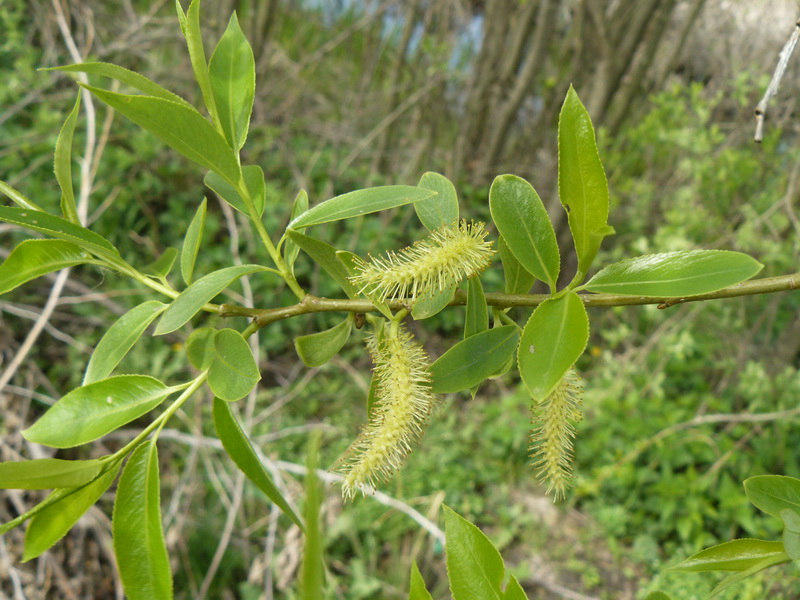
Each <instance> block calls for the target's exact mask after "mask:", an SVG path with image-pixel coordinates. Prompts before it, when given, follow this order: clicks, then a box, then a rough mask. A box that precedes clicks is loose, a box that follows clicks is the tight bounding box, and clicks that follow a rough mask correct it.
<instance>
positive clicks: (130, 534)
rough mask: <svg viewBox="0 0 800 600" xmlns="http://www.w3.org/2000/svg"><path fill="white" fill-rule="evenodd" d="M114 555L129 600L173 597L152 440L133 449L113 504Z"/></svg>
mask: <svg viewBox="0 0 800 600" xmlns="http://www.w3.org/2000/svg"><path fill="white" fill-rule="evenodd" d="M112 524H113V532H114V554H115V555H116V557H117V564H118V565H119V574H120V578H121V579H122V585H123V587H124V588H125V594H126V596H127V597H128V598H130V600H152V599H154V598H159V599H161V598H163V599H164V600H169V599H170V598H172V572H171V570H170V567H169V555H168V554H167V545H166V542H165V540H164V530H163V528H162V526H161V496H160V485H159V476H158V450H157V448H156V442H155V440H150V441H148V442H145V443H143V444H142V445H140V446H139V447H138V448H136V450H134V452H133V454H132V455H131V457H130V459H129V460H128V464H126V465H125V469H124V470H123V471H122V476H121V477H120V478H119V486H118V487H117V496H116V500H115V501H114V519H113V523H112Z"/></svg>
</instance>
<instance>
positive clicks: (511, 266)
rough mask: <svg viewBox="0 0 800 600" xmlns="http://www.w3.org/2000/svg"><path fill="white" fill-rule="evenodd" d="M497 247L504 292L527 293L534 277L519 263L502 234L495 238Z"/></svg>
mask: <svg viewBox="0 0 800 600" xmlns="http://www.w3.org/2000/svg"><path fill="white" fill-rule="evenodd" d="M497 247H498V249H499V250H500V261H501V262H502V263H503V275H504V289H505V292H506V294H527V293H528V292H529V291H530V289H531V286H532V285H533V282H534V281H536V278H535V277H534V276H533V275H531V274H530V273H528V271H526V270H525V269H524V268H523V266H522V265H521V264H519V261H518V260H517V257H516V256H514V253H513V252H511V248H509V247H508V244H507V243H506V240H505V239H504V238H503V236H502V235H501V236H500V237H499V238H498V240H497Z"/></svg>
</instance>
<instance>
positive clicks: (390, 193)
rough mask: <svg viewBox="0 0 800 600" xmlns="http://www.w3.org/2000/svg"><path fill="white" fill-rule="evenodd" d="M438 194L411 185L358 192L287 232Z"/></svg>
mask: <svg viewBox="0 0 800 600" xmlns="http://www.w3.org/2000/svg"><path fill="white" fill-rule="evenodd" d="M435 194H436V192H432V191H430V190H424V189H422V188H418V187H413V186H409V185H386V186H382V187H374V188H368V189H366V190H357V191H355V192H349V193H347V194H342V195H341V196H336V197H335V198H331V199H330V200H326V201H325V202H321V203H320V204H317V205H316V206H315V207H314V208H312V209H310V210H308V211H306V212H305V213H303V214H302V215H300V216H299V217H297V218H296V219H294V220H292V221H291V222H290V223H289V225H288V226H287V227H286V228H287V229H300V228H302V227H309V226H311V225H319V224H321V223H330V222H332V221H341V220H342V219H350V218H352V217H358V216H361V215H366V214H369V213H374V212H378V211H380V210H387V209H389V208H395V207H397V206H403V205H405V204H411V203H413V202H419V201H420V200H425V199H426V198H431V197H432V196H434V195H435Z"/></svg>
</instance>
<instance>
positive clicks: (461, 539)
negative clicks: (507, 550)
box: [443, 506, 505, 600]
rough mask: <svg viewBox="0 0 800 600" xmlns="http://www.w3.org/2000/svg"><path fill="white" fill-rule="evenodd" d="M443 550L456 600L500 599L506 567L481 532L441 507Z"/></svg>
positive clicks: (451, 589)
mask: <svg viewBox="0 0 800 600" xmlns="http://www.w3.org/2000/svg"><path fill="white" fill-rule="evenodd" d="M443 509H444V522H445V552H446V554H447V575H448V576H449V578H450V591H451V592H452V594H453V598H454V599H455V600H502V598H503V592H502V590H501V589H500V587H501V585H502V582H503V576H504V574H505V566H504V565H503V559H502V558H501V557H500V553H499V552H498V551H497V549H496V548H495V547H494V546H493V545H492V543H491V542H490V541H489V538H487V537H486V536H485V535H484V534H483V532H481V530H480V529H478V528H477V527H475V525H473V524H472V523H470V522H469V521H467V520H466V519H464V518H463V517H461V516H459V515H458V514H456V513H455V512H453V510H451V509H450V508H449V507H447V506H444V507H443Z"/></svg>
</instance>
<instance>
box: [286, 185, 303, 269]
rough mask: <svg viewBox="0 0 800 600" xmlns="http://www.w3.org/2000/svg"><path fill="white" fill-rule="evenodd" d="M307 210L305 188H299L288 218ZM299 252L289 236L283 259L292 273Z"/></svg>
mask: <svg viewBox="0 0 800 600" xmlns="http://www.w3.org/2000/svg"><path fill="white" fill-rule="evenodd" d="M307 210H308V193H307V192H306V191H305V190H300V191H299V192H298V193H297V196H295V198H294V202H293V203H292V215H291V218H290V220H294V219H296V218H297V217H299V216H300V215H302V214H303V213H304V212H306V211H307ZM299 253H300V246H298V245H297V244H296V243H295V242H294V240H293V239H292V238H290V237H287V239H286V245H285V246H284V247H283V260H284V261H285V262H286V265H287V266H288V267H289V268H290V269H291V270H292V273H294V261H295V260H297V255H298V254H299Z"/></svg>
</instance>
